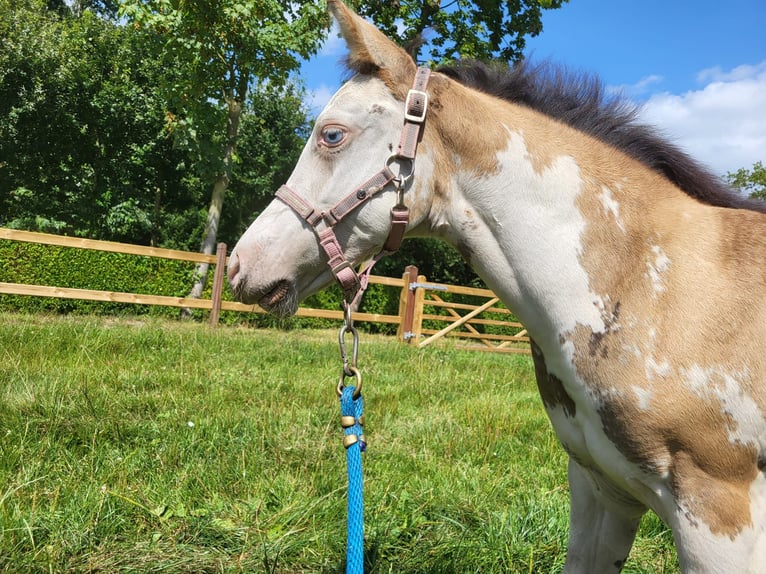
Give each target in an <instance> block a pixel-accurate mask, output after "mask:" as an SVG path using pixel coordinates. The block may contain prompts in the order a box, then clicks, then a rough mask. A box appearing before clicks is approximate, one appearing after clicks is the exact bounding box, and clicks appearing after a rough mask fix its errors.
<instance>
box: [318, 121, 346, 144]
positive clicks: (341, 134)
mask: <svg viewBox="0 0 766 574" xmlns="http://www.w3.org/2000/svg"><path fill="white" fill-rule="evenodd" d="M347 133H348V132H347V131H346V130H345V129H344V128H342V127H339V126H327V127H326V128H324V129H323V130H322V140H321V143H323V144H324V145H326V146H328V147H337V146H339V145H340V144H342V143H343V142H344V141H345V139H346V134H347Z"/></svg>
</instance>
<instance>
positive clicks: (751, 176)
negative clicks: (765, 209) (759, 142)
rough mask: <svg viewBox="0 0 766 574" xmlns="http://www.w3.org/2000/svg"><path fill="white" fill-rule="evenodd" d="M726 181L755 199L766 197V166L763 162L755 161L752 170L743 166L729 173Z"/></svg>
mask: <svg viewBox="0 0 766 574" xmlns="http://www.w3.org/2000/svg"><path fill="white" fill-rule="evenodd" d="M726 181H727V182H728V183H729V185H732V186H734V187H736V188H737V189H739V190H740V191H742V192H743V193H747V194H749V195H750V197H752V198H753V199H766V167H764V165H763V162H760V161H757V162H755V163H754V164H753V169H752V170H749V169H745V168H742V169H740V170H738V171H736V172H734V173H731V172H730V173H727V174H726Z"/></svg>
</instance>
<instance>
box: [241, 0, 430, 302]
mask: <svg viewBox="0 0 766 574" xmlns="http://www.w3.org/2000/svg"><path fill="white" fill-rule="evenodd" d="M328 5H329V8H330V10H331V12H332V13H333V15H334V16H335V18H336V19H337V21H338V22H339V24H340V29H341V32H342V35H343V37H344V38H345V40H346V42H347V44H348V47H349V50H350V54H349V56H348V66H349V68H350V69H351V70H352V71H354V72H356V74H355V75H354V77H353V78H352V79H351V80H350V81H348V82H347V83H345V84H344V85H343V86H342V87H341V88H340V90H339V91H338V92H337V93H336V94H335V95H334V96H333V98H332V99H331V100H330V102H329V103H328V104H327V106H326V107H325V109H324V110H323V111H322V113H321V114H320V115H319V117H318V118H317V121H316V125H315V128H314V130H313V133H312V134H311V137H310V138H309V140H308V142H307V143H306V146H305V148H304V149H303V152H302V154H301V156H300V158H299V160H298V163H297V165H296V167H295V170H294V171H293V173H292V175H291V176H290V178H289V179H288V181H287V184H286V185H285V186H283V187H282V188H281V189H280V191H279V192H278V193H277V198H276V199H274V200H273V201H272V202H271V204H270V205H268V206H267V208H266V209H265V210H264V211H263V212H262V213H261V214H260V216H259V217H258V218H257V219H256V220H255V221H254V222H253V223H252V224H251V225H250V227H249V228H248V229H247V231H246V232H245V233H244V235H243V236H242V237H241V238H240V240H239V242H238V243H237V245H236V247H235V248H234V250H233V252H232V254H231V259H230V263H229V269H228V276H229V282H230V284H231V286H232V289H233V291H234V293H235V295H236V296H237V298H239V299H240V300H241V301H243V302H246V303H258V304H259V305H260V306H261V307H262V308H264V309H266V310H268V311H271V312H273V313H274V314H277V315H281V316H286V315H290V314H293V313H294V312H295V311H296V309H297V305H298V302H300V301H301V300H303V299H304V298H306V297H307V296H309V295H311V294H312V293H314V292H316V291H318V290H320V289H322V288H323V287H325V286H326V285H328V284H329V283H331V282H332V281H333V277H334V276H335V278H337V279H338V280H339V281H340V282H341V284H342V285H343V287H344V290H347V289H348V290H349V291H354V286H353V281H354V280H355V278H356V272H355V271H354V268H355V267H356V266H358V265H359V264H361V263H363V262H364V261H366V260H368V259H369V258H370V257H371V256H373V255H375V254H376V253H379V252H381V251H382V250H383V249H384V246H385V245H386V242H387V239H388V238H389V233H390V229H391V227H392V209H393V210H394V212H395V208H396V206H397V205H398V206H399V207H400V208H401V207H403V203H402V200H403V197H402V196H403V194H404V193H407V194H410V193H414V191H413V189H412V187H413V186H412V178H411V177H410V176H411V175H412V170H413V169H414V157H411V158H410V157H407V155H412V156H414V148H413V149H412V150H411V153H409V154H407V153H404V154H402V153H401V148H400V147H399V148H398V147H397V146H401V145H402V140H403V139H404V138H403V137H402V129H403V125H406V124H407V122H408V119H407V117H405V116H406V115H408V116H409V114H407V104H409V103H410V99H411V97H409V96H411V93H410V88H411V87H412V86H413V82H415V80H416V78H417V76H418V68H417V66H416V65H415V63H414V62H413V60H412V59H411V58H410V57H409V56H408V55H407V53H406V52H405V51H404V50H402V49H400V48H399V47H397V46H396V45H395V44H394V43H393V42H391V41H390V40H389V39H388V38H386V37H385V36H384V35H383V34H382V33H381V32H380V31H378V30H377V29H376V28H375V27H374V26H372V25H371V24H369V23H368V22H366V21H365V20H364V19H362V18H360V17H359V16H357V15H356V14H354V13H353V12H352V11H351V10H349V9H348V8H347V7H346V6H345V5H344V4H343V3H342V2H341V1H339V0H337V1H334V0H330V1H329V2H328ZM417 93H419V94H420V95H421V96H423V94H424V92H417ZM423 97H426V96H423ZM416 99H417V98H416ZM405 101H406V102H407V104H406V103H405ZM423 103H424V102H420V104H421V105H422V104H423ZM420 109H421V110H422V112H420V113H422V114H423V115H425V109H424V108H423V107H421V108H420ZM410 119H412V118H411V117H410ZM422 119H424V118H422V117H421V118H418V117H416V118H415V120H420V121H419V122H415V123H416V124H417V123H422ZM419 135H420V132H419V131H417V132H416V135H415V136H414V137H415V139H417V138H418V137H419ZM412 145H413V146H416V145H417V142H414V143H412ZM426 163H427V162H426ZM427 171H428V169H427V166H426V169H424V170H421V173H426V172H427ZM425 179H426V178H425V177H420V178H419V181H418V186H417V189H418V190H421V191H422V190H423V189H425V187H426V186H424V181H425ZM410 204H411V205H410V208H411V211H412V213H411V215H410V217H409V218H408V219H406V220H401V219H400V221H399V226H400V227H401V228H402V229H401V231H402V232H403V231H404V227H414V226H416V225H417V224H418V222H419V221H420V220H422V218H423V212H424V211H423V209H422V208H421V209H418V208H416V206H414V205H412V202H410ZM352 212H353V213H352ZM346 215H349V217H345V216H346ZM407 221H408V222H409V223H407ZM328 259H329V260H330V265H329V266H328ZM346 274H348V275H350V276H351V279H349V281H350V282H351V283H352V286H351V287H348V288H347V285H346V284H344V277H345V275H346Z"/></svg>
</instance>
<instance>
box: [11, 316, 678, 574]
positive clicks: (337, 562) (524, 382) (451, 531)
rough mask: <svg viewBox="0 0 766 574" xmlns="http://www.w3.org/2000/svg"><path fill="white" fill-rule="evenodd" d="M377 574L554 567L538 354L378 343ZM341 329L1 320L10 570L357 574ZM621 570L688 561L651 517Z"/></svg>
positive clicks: (557, 548)
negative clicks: (343, 418) (348, 559)
mask: <svg viewBox="0 0 766 574" xmlns="http://www.w3.org/2000/svg"><path fill="white" fill-rule="evenodd" d="M359 366H360V368H361V370H362V372H363V375H364V384H365V393H364V394H365V412H366V421H365V422H366V425H365V434H366V436H367V438H368V441H369V448H368V451H367V453H366V454H365V459H364V465H365V466H364V471H365V511H366V516H365V518H366V525H365V527H366V531H365V533H366V561H367V571H368V572H375V573H383V572H397V573H399V572H406V573H410V572H412V573H415V572H418V573H451V572H460V573H463V572H466V573H467V572H482V573H495V572H519V573H531V572H541V573H542V572H558V571H560V570H561V567H562V565H563V560H564V554H565V548H566V540H567V521H568V492H567V484H566V473H565V456H564V454H563V451H562V450H561V448H560V447H559V445H558V443H557V441H556V439H555V437H554V435H553V433H552V431H551V429H550V426H549V423H548V421H547V419H546V417H545V414H544V412H543V409H542V404H541V402H540V400H539V397H538V396H537V392H536V388H535V385H534V381H533V369H532V366H531V362H530V359H529V358H528V357H522V356H507V355H492V354H486V353H475V352H468V351H459V350H456V349H452V348H450V347H449V346H442V347H437V348H428V349H424V350H415V349H411V348H408V347H406V346H404V345H402V344H401V343H398V342H396V341H394V340H392V339H390V338H382V337H375V336H371V335H364V334H363V335H362V342H361V350H360V359H359ZM339 373H340V359H339V355H338V348H337V339H336V334H335V332H333V331H290V332H285V331H273V330H249V329H242V328H219V329H215V330H211V329H210V328H208V327H207V326H206V325H200V324H190V323H176V322H172V321H160V320H145V319H142V320H141V321H131V320H127V319H105V318H98V319H94V318H83V317H76V318H75V317H71V318H70V317H41V316H27V315H5V316H2V317H0V381H1V384H0V571H2V572H13V573H17V572H19V573H23V572H108V573H113V572H121V573H122V572H136V573H139V572H140V573H144V572H275V573H276V572H279V573H288V572H289V573H298V572H324V573H335V572H341V571H343V567H344V551H345V497H344V489H345V453H344V451H343V447H342V445H341V432H340V427H339V416H340V409H339V406H338V402H337V398H336V396H335V392H334V387H335V385H336V383H337V381H338V375H339ZM625 571H626V572H644V573H671V572H677V571H678V567H677V564H676V557H675V552H674V550H673V548H672V539H671V536H670V534H669V532H668V531H667V530H666V529H665V528H664V527H663V526H662V525H661V523H660V522H659V521H658V520H657V519H656V518H655V517H654V516H653V515H648V516H647V517H646V518H645V519H644V521H643V523H642V528H641V531H640V533H639V539H638V541H637V543H636V546H635V547H634V550H633V552H632V554H631V558H630V560H629V562H628V566H627V567H626V570H625Z"/></svg>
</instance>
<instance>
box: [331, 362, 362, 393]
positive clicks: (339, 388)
mask: <svg viewBox="0 0 766 574" xmlns="http://www.w3.org/2000/svg"><path fill="white" fill-rule="evenodd" d="M349 371H351V374H350V375H346V373H345V371H344V372H342V373H341V374H340V379H338V386H337V387H336V389H335V392H336V393H338V396H339V397H340V396H342V395H343V389H344V388H345V387H346V385H345V379H346V377H356V387H355V388H354V394H353V397H354V400H356V399H358V398H359V397H360V396H361V394H362V373H360V372H359V369H357V368H356V367H354V366H351V367H349Z"/></svg>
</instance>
